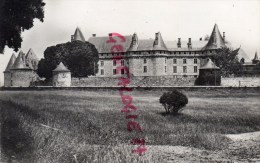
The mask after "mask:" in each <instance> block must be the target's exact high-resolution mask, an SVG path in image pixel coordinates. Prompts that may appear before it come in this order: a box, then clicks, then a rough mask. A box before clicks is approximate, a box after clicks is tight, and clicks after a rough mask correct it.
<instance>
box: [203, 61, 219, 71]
mask: <svg viewBox="0 0 260 163" xmlns="http://www.w3.org/2000/svg"><path fill="white" fill-rule="evenodd" d="M200 69H219V67H217V66H216V65H215V64H214V63H213V62H212V61H211V59H208V61H207V63H206V64H205V65H204V66H202V67H201V68H200Z"/></svg>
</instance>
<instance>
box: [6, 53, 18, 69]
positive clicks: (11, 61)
mask: <svg viewBox="0 0 260 163" xmlns="http://www.w3.org/2000/svg"><path fill="white" fill-rule="evenodd" d="M15 60H16V56H15V55H14V53H13V54H12V56H11V58H10V60H9V62H8V64H7V66H6V68H5V71H4V72H8V71H9V69H10V68H12V66H13V64H14V62H15Z"/></svg>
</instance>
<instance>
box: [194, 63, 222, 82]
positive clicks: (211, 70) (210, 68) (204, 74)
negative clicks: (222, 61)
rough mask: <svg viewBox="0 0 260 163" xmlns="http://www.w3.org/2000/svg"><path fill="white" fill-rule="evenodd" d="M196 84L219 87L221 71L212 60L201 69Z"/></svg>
mask: <svg viewBox="0 0 260 163" xmlns="http://www.w3.org/2000/svg"><path fill="white" fill-rule="evenodd" d="M195 84H196V85H212V86H217V85H218V86H219V85H220V84H221V75H220V69H219V67H217V66H216V65H215V64H214V63H213V62H212V61H211V59H208V60H207V63H206V64H205V65H203V66H202V67H200V69H199V77H198V78H197V80H196V82H195Z"/></svg>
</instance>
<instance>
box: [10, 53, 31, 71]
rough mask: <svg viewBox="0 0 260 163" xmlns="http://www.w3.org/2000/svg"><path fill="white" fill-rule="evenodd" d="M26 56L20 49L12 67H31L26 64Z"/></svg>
mask: <svg viewBox="0 0 260 163" xmlns="http://www.w3.org/2000/svg"><path fill="white" fill-rule="evenodd" d="M24 56H25V55H24V53H23V52H22V51H20V52H19V54H18V57H17V58H16V60H15V62H14V64H13V66H12V68H11V69H29V67H27V66H26V65H25V57H24Z"/></svg>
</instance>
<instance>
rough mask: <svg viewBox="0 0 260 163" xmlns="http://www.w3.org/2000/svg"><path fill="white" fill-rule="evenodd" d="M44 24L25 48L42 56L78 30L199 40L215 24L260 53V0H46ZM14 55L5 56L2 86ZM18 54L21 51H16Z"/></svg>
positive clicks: (0, 64)
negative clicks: (78, 28)
mask: <svg viewBox="0 0 260 163" xmlns="http://www.w3.org/2000/svg"><path fill="white" fill-rule="evenodd" d="M45 3H46V6H45V9H44V10H45V18H44V22H43V23H42V22H40V21H38V20H35V22H34V27H33V28H31V29H30V30H28V31H24V32H23V33H22V36H23V43H22V48H21V50H23V51H24V52H27V51H28V50H29V48H32V49H33V50H34V52H35V53H36V54H37V55H38V57H39V58H42V57H43V52H44V50H45V49H46V48H47V47H48V46H53V45H56V44H58V43H65V42H68V41H70V35H72V34H73V33H74V31H75V29H76V27H77V26H79V27H80V29H81V30H82V32H83V34H84V36H85V38H86V40H88V38H89V37H90V36H91V35H92V34H93V33H95V34H97V36H104V35H108V33H111V32H117V33H121V34H125V35H130V34H133V33H134V32H136V33H137V35H138V38H139V39H147V38H154V35H155V33H156V32H158V31H160V32H161V34H162V36H163V39H164V40H165V41H166V40H168V41H171V40H177V38H178V37H181V38H182V40H187V39H188V38H189V37H191V38H192V40H198V39H199V38H200V37H204V36H205V35H206V34H208V35H210V34H211V32H212V29H213V26H214V24H215V23H217V24H218V27H219V29H220V32H221V33H222V32H226V39H227V40H228V41H230V42H231V43H232V45H233V47H234V48H237V47H239V46H240V45H241V46H242V48H243V49H244V50H245V52H246V53H247V55H248V56H249V57H250V58H252V57H253V56H254V53H255V51H258V54H259V53H260V0H45ZM12 53H13V51H12V50H11V49H8V48H6V49H5V53H4V55H0V72H1V73H0V79H1V80H0V82H1V84H3V73H2V72H3V71H4V69H5V67H6V65H7V62H8V61H9V58H10V56H11V54H12ZM15 54H17V53H15Z"/></svg>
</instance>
